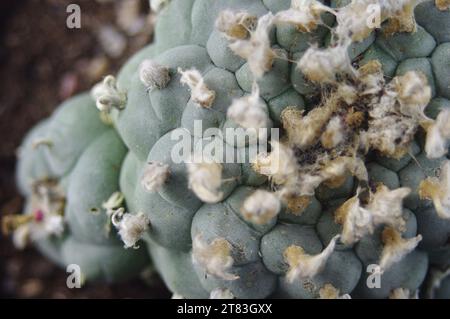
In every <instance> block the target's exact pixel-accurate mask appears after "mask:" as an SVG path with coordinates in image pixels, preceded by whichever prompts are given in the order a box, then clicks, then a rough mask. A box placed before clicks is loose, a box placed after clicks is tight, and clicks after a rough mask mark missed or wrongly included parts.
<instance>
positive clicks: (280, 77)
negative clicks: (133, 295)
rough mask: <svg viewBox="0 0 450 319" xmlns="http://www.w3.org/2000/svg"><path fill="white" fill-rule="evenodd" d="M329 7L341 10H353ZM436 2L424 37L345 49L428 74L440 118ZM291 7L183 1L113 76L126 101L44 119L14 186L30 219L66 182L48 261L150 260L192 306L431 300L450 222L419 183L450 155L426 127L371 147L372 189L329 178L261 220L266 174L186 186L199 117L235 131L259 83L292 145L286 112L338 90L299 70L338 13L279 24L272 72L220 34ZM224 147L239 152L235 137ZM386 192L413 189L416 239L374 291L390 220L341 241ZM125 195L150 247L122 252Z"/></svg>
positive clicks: (82, 99)
mask: <svg viewBox="0 0 450 319" xmlns="http://www.w3.org/2000/svg"><path fill="white" fill-rule="evenodd" d="M294 2H295V1H294ZM321 2H322V3H323V4H324V5H326V6H329V7H330V8H332V9H333V10H338V8H343V7H345V6H346V5H349V4H350V3H351V1H321ZM437 3H438V2H436V1H423V2H422V3H420V4H418V5H417V6H416V7H415V10H414V13H415V23H416V28H415V30H414V31H401V32H395V33H393V34H391V33H390V32H388V29H389V27H390V25H389V24H388V23H387V22H385V23H384V24H383V25H382V26H381V28H379V29H376V30H374V31H372V32H371V33H370V34H369V35H368V36H367V37H365V38H364V39H363V40H362V41H359V42H358V41H354V42H353V43H352V44H351V45H350V47H349V50H348V55H349V57H350V58H351V60H352V66H353V67H354V68H355V69H359V68H363V67H364V65H367V64H369V65H370V63H371V61H372V62H373V61H378V62H379V63H380V64H381V69H382V72H383V73H384V78H385V79H386V81H387V82H390V81H391V80H392V79H394V78H396V77H397V78H400V77H402V76H407V75H408V74H411V73H409V72H410V71H416V72H420V74H423V75H424V76H425V78H426V83H427V85H428V86H429V88H430V102H429V103H428V106H427V107H426V109H425V114H426V116H427V118H428V119H429V121H431V122H433V121H434V120H435V119H436V118H437V117H438V115H439V114H440V112H442V111H443V110H445V109H448V108H449V107H450V9H443V8H438V7H437V5H438V4H437ZM290 7H291V1H290V0H172V1H170V2H169V3H168V4H167V5H166V6H165V7H163V8H162V10H161V12H160V13H159V15H158V22H157V25H156V37H155V42H154V43H153V44H151V45H149V46H148V47H146V48H144V49H142V50H141V51H140V52H138V53H137V54H136V55H135V56H134V57H132V58H131V59H130V60H129V61H128V62H127V63H126V64H125V65H124V66H123V68H122V69H121V71H120V72H119V74H118V75H117V87H116V89H117V90H118V91H120V92H124V93H125V94H126V99H124V100H123V105H121V107H120V108H115V109H113V110H112V111H111V112H110V113H106V112H103V111H102V112H100V111H98V110H97V108H96V102H95V101H94V99H93V98H92V97H91V96H90V95H88V94H83V95H80V96H77V97H75V98H72V99H70V100H68V101H67V102H65V103H64V104H63V105H61V106H60V107H59V108H58V109H57V111H56V112H55V113H54V115H52V116H51V117H50V118H49V119H47V120H44V121H43V122H41V123H40V124H38V125H37V126H36V127H35V128H34V129H33V130H32V131H31V132H30V133H29V134H28V136H27V137H26V138H25V140H24V142H23V145H22V146H21V151H20V157H19V162H18V169H17V182H18V186H19V189H20V191H21V192H22V194H23V195H24V196H25V197H26V198H27V201H28V203H29V204H28V205H27V208H26V212H25V213H27V214H31V215H33V214H34V215H36V209H39V207H38V208H36V205H35V200H34V198H35V197H36V194H35V193H36V191H35V189H36V183H37V184H39V183H41V184H44V186H46V187H47V188H50V191H54V188H55V186H54V183H56V184H57V188H58V194H62V195H61V197H63V198H64V200H63V201H64V203H63V211H62V212H61V213H63V215H64V217H63V220H64V231H63V232H61V233H60V234H59V235H54V234H53V235H50V236H48V237H46V238H39V240H36V241H35V243H36V245H37V247H38V248H39V249H40V250H41V251H42V253H43V254H45V255H46V256H48V257H49V258H50V259H52V260H53V261H54V262H56V263H58V264H60V265H62V266H67V265H68V264H78V265H80V267H81V269H82V271H83V274H84V275H85V277H86V279H88V280H90V279H91V280H108V281H116V280H124V279H126V278H129V277H130V276H134V275H137V274H138V273H139V272H140V271H141V270H142V269H143V268H144V267H146V266H149V265H150V259H151V262H152V263H153V265H154V266H155V268H156V269H157V271H158V272H159V273H160V275H161V277H162V278H163V280H164V282H165V283H166V285H167V286H168V288H169V289H170V290H171V291H172V292H173V293H174V294H176V295H178V296H182V297H184V298H208V297H209V296H210V295H214V293H216V292H218V291H219V292H222V293H224V294H223V295H221V296H224V295H225V292H226V293H227V294H228V295H229V296H233V297H235V298H278V297H281V298H318V297H327V296H330V295H332V296H334V297H348V296H351V297H352V298H388V297H396V296H397V297H398V296H405V295H407V296H409V297H411V296H415V295H416V293H417V292H418V293H419V296H421V297H422V296H426V293H425V292H424V291H425V287H428V286H430V285H431V284H433V283H430V281H433V278H434V277H433V276H431V275H430V273H431V270H433V271H434V270H436V269H438V270H439V271H442V272H445V270H446V269H448V268H449V267H450V246H449V238H450V219H449V218H444V217H443V216H442V214H439V213H438V212H437V208H436V206H435V203H434V201H433V200H430V199H429V198H425V197H427V196H423V194H422V193H423V189H422V188H421V185H422V186H423V184H422V182H423V181H424V180H427V178H428V179H430V178H433V177H435V179H437V178H439V177H440V176H441V175H442V174H441V171H442V167H443V165H444V164H445V162H446V160H447V157H446V155H444V156H443V157H438V158H433V159H430V158H429V156H427V152H426V148H425V144H426V137H425V134H424V130H423V129H422V128H419V129H417V131H416V132H415V133H414V139H413V140H412V141H410V143H409V148H408V149H407V151H405V152H403V153H402V154H401V155H402V156H397V157H396V158H394V157H395V156H391V155H392V154H386V153H383V152H381V151H380V150H370V151H368V152H367V153H365V154H364V156H363V161H364V163H365V167H366V169H367V173H368V179H367V180H366V181H361V180H360V178H358V177H356V176H355V174H346V175H345V176H341V177H343V178H342V179H341V180H340V181H339V182H338V183H325V182H323V183H321V184H320V185H318V187H316V188H315V191H314V193H313V194H311V195H310V196H308V198H307V199H305V197H304V196H300V197H299V198H297V200H298V201H297V202H296V201H293V202H291V201H290V200H287V201H286V200H284V201H283V200H281V202H282V204H281V208H280V209H279V211H277V214H276V215H275V216H271V217H270V218H269V219H268V220H265V221H264V222H262V223H260V222H255V221H254V220H251V219H249V218H246V216H245V215H244V214H243V213H242V207H243V205H244V203H245V202H246V199H247V198H248V197H249V196H251V195H252V194H254V192H255V191H256V190H258V189H264V190H265V191H267V192H268V193H277V191H278V190H279V189H278V188H277V185H274V184H276V183H274V180H272V179H271V178H267V176H265V175H263V174H260V173H261V172H258V171H257V170H256V169H255V167H254V165H252V164H250V163H248V162H244V163H223V164H222V165H221V178H222V180H223V181H224V182H222V184H221V186H220V189H219V191H220V193H221V199H220V200H215V201H213V202H208V201H207V200H204V198H202V199H203V200H202V199H201V196H198V195H199V194H198V193H197V192H196V191H195V187H192V185H190V183H191V182H192V181H191V176H190V175H189V168H188V167H187V166H188V165H186V164H184V163H177V162H175V161H174V160H173V157H172V156H171V155H172V153H171V152H172V150H173V148H174V147H175V144H176V142H177V141H174V140H173V138H172V136H173V134H176V135H179V136H188V139H190V141H191V145H194V144H195V143H197V142H198V141H199V140H200V139H202V138H204V137H203V136H201V135H200V136H197V135H196V134H198V131H196V130H195V129H194V127H195V123H196V121H197V120H201V122H202V126H203V127H202V131H201V133H203V132H204V131H205V130H206V129H208V128H216V129H218V130H219V131H223V132H225V130H226V128H230V127H238V126H239V124H237V123H236V122H235V121H233V120H232V119H230V117H229V116H227V113H228V112H229V108H230V106H231V105H232V104H233V102H234V101H236V100H239V99H242V98H244V97H246V96H250V95H252V92H254V91H253V90H254V87H255V85H254V84H255V83H256V84H257V86H258V89H259V91H258V94H259V98H260V101H261V103H262V109H263V110H264V112H265V113H266V114H267V115H268V119H269V121H268V123H269V124H268V127H272V126H273V127H275V128H284V130H283V131H282V134H281V135H282V138H281V141H282V142H283V141H284V139H283V138H284V137H283V136H284V133H283V132H287V133H289V130H288V129H287V128H286V123H289V118H287V119H286V117H289V116H291V115H292V114H294V115H295V114H303V115H306V114H309V113H310V112H311V111H312V110H314V109H315V108H317V107H318V106H319V105H321V103H322V102H323V101H324V100H325V99H326V96H327V95H330V94H332V93H330V92H333V91H332V90H333V89H332V88H331V87H332V86H331V85H322V84H321V83H317V81H310V80H309V79H308V77H307V76H306V75H305V74H304V73H303V72H302V70H300V69H299V67H297V65H296V63H297V61H299V60H300V59H301V58H302V56H303V55H304V54H305V53H306V52H307V50H308V49H309V48H311V46H318V47H319V48H326V47H328V46H330V45H333V41H334V40H333V37H332V35H331V32H330V29H332V28H333V27H335V26H336V25H337V22H336V21H335V17H334V16H333V14H330V13H322V14H321V20H320V21H321V24H319V25H318V26H317V27H316V28H313V30H312V31H311V32H305V30H302V29H301V28H298V27H297V26H293V25H291V24H283V23H281V24H278V23H277V24H275V25H274V26H272V27H271V28H270V30H269V32H268V38H269V41H270V47H271V49H272V52H274V53H275V55H276V57H275V58H274V59H273V61H272V63H271V65H270V68H268V69H267V70H266V71H265V72H264V74H263V75H262V76H257V75H255V73H254V72H253V67H252V66H251V65H250V63H249V61H247V60H246V59H244V58H242V57H241V56H239V55H237V54H236V53H235V52H233V50H231V49H230V47H229V44H230V39H228V38H227V37H226V36H224V34H223V32H220V31H219V30H218V28H216V20H217V19H218V17H219V15H220V14H221V12H223V11H224V10H230V11H231V12H245V13H246V14H248V15H250V16H252V17H256V18H260V17H262V16H265V15H267V14H269V13H270V12H271V13H273V15H275V16H276V15H277V14H278V13H279V12H282V11H285V10H288V9H289V8H290ZM249 33H251V31H249ZM145 60H151V61H153V62H155V63H157V65H160V66H163V67H164V68H165V69H166V70H167V72H168V75H169V78H170V80H168V82H167V83H165V85H164V86H163V87H159V88H154V89H149V88H148V86H146V83H144V82H143V81H142V76H141V74H140V65H141V63H142V62H143V61H145ZM190 69H195V70H197V71H198V72H199V73H200V74H201V76H202V80H203V81H204V83H205V84H206V86H207V88H208V89H209V90H211V91H213V92H214V94H215V97H214V101H213V102H212V104H211V105H210V107H206V108H205V107H199V105H198V103H197V102H196V101H195V99H194V98H193V95H192V94H191V93H192V92H191V91H190V89H189V87H188V86H186V85H184V84H183V83H182V81H180V80H182V77H183V74H182V71H181V72H180V70H190ZM350 104H351V103H350ZM355 108H356V109H357V108H358V106H355ZM302 112H303V113H302ZM294 115H292V116H294ZM350 129H351V128H350ZM299 134H302V132H300V133H299ZM212 140H213V141H215V142H217V143H219V144H220V145H222V146H223V147H224V148H225V149H228V148H234V146H230V141H229V140H227V138H226V137H224V138H222V137H221V136H214V137H213V138H212ZM36 141H37V142H36ZM316 142H317V141H316ZM317 143H320V141H318V142H317ZM252 147H254V146H253V144H252V143H244V145H238V146H237V147H235V151H236V153H237V154H239V155H241V156H245V154H248V153H249V152H250V151H251V148H252ZM301 154H303V153H302V152H301V151H299V150H298V149H297V150H295V149H294V156H296V158H297V160H298V163H299V165H301V164H302V163H303V162H302V161H304V160H305V159H303V158H301ZM150 163H161V164H163V165H165V166H164V167H166V168H167V171H168V172H170V173H169V177H168V178H167V179H165V180H164V183H162V185H159V186H160V187H158V189H157V190H156V191H153V192H149V191H148V189H146V188H145V187H144V186H143V183H142V179H143V178H144V176H145V174H146V172H147V169H148V165H149V164H150ZM49 185H50V186H49ZM379 187H387V189H389V190H395V189H400V188H408V189H409V190H410V192H409V193H408V194H407V196H404V197H405V198H404V200H403V201H402V203H401V204H402V205H403V208H402V214H403V215H402V216H401V218H402V220H403V221H404V225H403V226H404V227H403V230H402V233H401V238H400V240H401V242H402V243H403V242H405V243H406V242H408V240H411V241H412V240H414V239H418V240H419V241H420V242H419V243H418V245H417V247H412V248H411V249H409V250H408V251H407V253H405V254H403V255H402V256H401V258H397V259H396V260H395V261H394V262H393V263H392V264H391V265H390V266H389V267H386V269H383V271H382V273H381V274H379V275H380V277H379V278H380V285H379V287H375V288H374V287H371V286H370V284H368V283H369V282H371V281H372V280H373V278H374V276H375V277H376V276H377V273H375V274H374V273H373V271H371V270H370V269H371V265H374V264H375V265H376V264H378V263H379V261H380V258H382V256H384V254H385V253H386V251H385V250H386V249H385V246H387V244H386V237H387V236H388V235H389V232H388V231H387V230H386V227H385V226H386V225H385V224H383V223H379V224H376V227H375V228H374V229H372V231H371V232H369V233H368V234H364V236H361V238H358V240H355V241H345V240H342V236H343V235H341V238H340V239H338V238H337V237H336V235H340V234H341V233H343V231H344V229H343V228H344V225H343V223H342V221H340V220H339V214H338V212H339V211H340V208H342V207H344V206H345V203H349V201H350V200H351V199H352V198H357V197H355V196H359V195H361V196H364V188H366V191H369V192H371V193H373V194H376V193H377V191H376V189H379ZM115 192H120V193H121V194H123V196H124V209H125V211H126V212H129V213H130V214H132V215H137V214H142V215H143V216H144V217H145V218H146V219H145V220H148V229H147V228H145V231H143V233H142V236H141V237H140V239H141V240H140V241H139V242H138V243H137V245H138V246H139V248H137V247H134V248H133V247H128V248H124V244H123V242H122V241H121V236H120V232H119V230H120V228H117V227H115V225H113V224H114V223H113V222H111V215H110V214H108V213H110V211H109V210H108V207H107V205H105V203H107V202H108V199H111V195H113V194H114V193H115ZM425 193H427V192H425ZM277 194H278V193H277ZM448 196H450V195H449V194H447V198H448ZM360 198H362V197H360ZM362 201H363V200H362ZM38 204H42V201H38ZM113 208H117V207H113ZM385 209H386V208H385ZM387 209H389V207H388V208H387ZM34 215H33V216H34ZM394 237H395V236H394ZM122 239H123V238H122ZM334 244H335V247H334V249H332V251H330V253H329V254H328V255H327V256H326V257H327V258H326V260H325V262H324V263H322V264H321V265H320V267H318V268H320V269H318V270H317V271H314V273H312V274H311V275H301V274H300V275H296V276H295V275H292V274H293V272H294V271H299V272H300V273H303V272H305V271H306V270H305V269H306V267H307V266H308V265H309V264H308V263H312V262H313V259H311V258H312V257H313V256H320V254H321V252H324V251H326V250H327V249H328V248H327V247H330V246H334ZM135 248H137V249H135ZM331 248H333V247H331ZM290 253H292V254H290ZM205 255H206V256H205ZM394 255H395V253H394ZM149 256H150V258H149ZM289 256H291V257H292V256H295V257H292V259H291V258H290V257H289ZM208 258H209V259H208ZM213 258H217V260H216V264H217V263H227V262H228V263H229V265H227V267H225V266H224V267H222V268H221V267H220V265H219V266H217V265H216V266H214V265H211V263H212V262H211V263H208V260H209V261H210V260H212V259H213ZM205 260H206V262H205ZM222 266H223V265H222ZM214 267H216V268H221V270H222V271H215V270H217V269H216V268H214ZM302 267H303V268H302ZM442 277H443V278H444V279H442ZM439 278H440V279H439V283H434V284H435V286H436V287H435V288H433V297H437V298H450V290H449V287H450V281H449V279H448V275H447V277H445V276H441V277H439ZM438 284H439V285H438Z"/></svg>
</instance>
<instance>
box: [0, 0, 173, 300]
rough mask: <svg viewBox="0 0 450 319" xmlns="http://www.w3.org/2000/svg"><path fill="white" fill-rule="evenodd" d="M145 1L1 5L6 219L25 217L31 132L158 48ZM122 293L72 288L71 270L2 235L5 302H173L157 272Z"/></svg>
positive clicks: (114, 288) (0, 130)
mask: <svg viewBox="0 0 450 319" xmlns="http://www.w3.org/2000/svg"><path fill="white" fill-rule="evenodd" d="M71 3H73V4H78V5H79V6H80V7H81V29H69V28H67V27H66V19H67V17H68V16H69V15H70V13H67V12H66V8H67V6H68V5H69V4H71ZM149 11H150V10H149V5H148V1H147V0H118V1H114V0H102V1H100V0H95V1H94V0H1V1H0V136H1V138H0V140H1V143H0V215H4V214H14V213H17V212H20V211H21V209H22V205H23V199H22V198H21V196H20V195H19V194H18V192H17V190H16V186H15V179H14V171H15V165H16V150H17V148H18V146H19V145H20V143H21V140H22V138H23V137H24V135H25V134H26V132H27V131H28V130H29V129H30V128H31V127H32V126H34V125H35V124H36V123H37V122H39V121H40V120H41V119H43V118H45V117H48V116H49V115H50V114H51V113H52V111H53V110H54V109H55V107H56V106H58V105H59V104H60V103H61V102H62V101H63V100H65V99H67V98H69V97H70V96H73V95H75V94H77V93H80V92H83V91H85V90H88V89H89V88H90V87H92V85H93V84H95V83H97V82H99V81H101V79H102V77H103V76H105V75H107V74H116V73H117V71H118V70H119V68H120V66H121V65H122V64H123V63H124V62H125V61H126V60H127V59H128V57H130V56H131V55H132V54H133V53H134V52H136V51H138V50H139V49H140V48H142V47H143V46H145V45H146V44H148V43H150V42H151V40H152V33H153V23H154V15H153V14H152V13H150V12H149ZM143 277H145V278H144V279H145V280H142V278H141V279H136V280H134V281H132V282H128V283H124V284H116V285H106V284H95V283H91V284H87V285H86V286H84V287H83V288H80V289H68V288H67V287H66V278H67V274H66V272H65V270H63V269H59V268H58V267H56V266H54V265H53V264H51V263H50V262H49V261H47V260H46V259H44V258H43V257H42V256H41V255H40V254H39V253H38V252H37V251H36V250H35V249H33V248H31V247H30V248H27V249H25V250H24V251H18V250H16V249H15V248H14V247H13V246H12V244H11V240H10V238H6V237H5V236H3V235H2V234H0V296H1V297H3V298H5V297H7V298H167V297H169V296H170V294H169V293H168V291H167V289H166V288H165V287H164V284H163V283H162V282H161V280H160V279H159V278H158V277H157V275H155V274H154V273H152V272H148V273H147V274H146V275H145V276H143Z"/></svg>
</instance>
